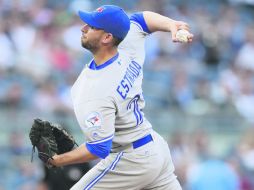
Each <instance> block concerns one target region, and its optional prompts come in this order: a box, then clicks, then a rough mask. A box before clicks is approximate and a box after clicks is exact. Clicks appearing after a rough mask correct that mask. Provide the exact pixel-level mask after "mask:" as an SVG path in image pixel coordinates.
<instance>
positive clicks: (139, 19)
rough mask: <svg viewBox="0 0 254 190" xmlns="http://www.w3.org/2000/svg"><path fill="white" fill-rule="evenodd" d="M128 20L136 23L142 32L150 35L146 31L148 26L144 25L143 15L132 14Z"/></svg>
mask: <svg viewBox="0 0 254 190" xmlns="http://www.w3.org/2000/svg"><path fill="white" fill-rule="evenodd" d="M130 20H131V21H134V22H136V23H138V24H139V25H140V26H141V27H142V30H143V31H144V32H146V33H148V34H151V32H150V31H149V29H148V26H147V24H146V21H145V19H144V15H143V13H142V12H138V13H134V14H132V15H131V17H130Z"/></svg>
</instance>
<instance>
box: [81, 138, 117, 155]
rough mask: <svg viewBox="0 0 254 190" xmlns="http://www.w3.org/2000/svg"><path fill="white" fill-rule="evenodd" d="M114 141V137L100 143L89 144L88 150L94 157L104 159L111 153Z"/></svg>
mask: <svg viewBox="0 0 254 190" xmlns="http://www.w3.org/2000/svg"><path fill="white" fill-rule="evenodd" d="M112 139H113V135H112V136H110V137H107V138H105V139H102V140H99V141H94V142H87V143H86V148H87V149H88V151H89V152H91V153H92V154H93V155H95V156H98V157H99V158H103V159H104V158H106V157H107V156H108V155H109V153H110V150H111V147H112Z"/></svg>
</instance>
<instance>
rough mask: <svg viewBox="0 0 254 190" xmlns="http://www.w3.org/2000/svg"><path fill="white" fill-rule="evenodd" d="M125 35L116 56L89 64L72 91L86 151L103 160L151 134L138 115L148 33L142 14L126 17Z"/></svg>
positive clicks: (145, 123) (140, 104) (146, 124)
mask: <svg viewBox="0 0 254 190" xmlns="http://www.w3.org/2000/svg"><path fill="white" fill-rule="evenodd" d="M130 20H131V27H130V31H129V33H128V35H127V36H126V38H125V39H124V41H123V42H122V43H121V44H120V46H119V48H118V53H117V54H116V55H115V56H114V57H113V58H111V59H110V60H108V61H107V62H105V63H104V64H102V65H100V66H96V64H95V62H94V60H92V61H91V62H90V63H89V64H88V65H87V67H85V68H84V69H83V71H82V72H81V74H80V76H79V77H78V79H77V80H76V82H75V84H74V85H73V87H72V90H71V94H72V100H73V106H74V112H75V115H76V117H77V120H78V123H79V125H80V127H81V129H82V131H83V133H84V134H85V138H86V147H87V149H88V150H89V151H90V152H91V153H93V154H95V155H97V156H98V157H101V158H105V157H106V156H107V155H108V154H109V153H110V151H114V148H116V147H121V146H123V147H124V146H128V145H130V144H131V143H132V142H134V141H135V140H137V139H140V138H142V137H144V136H145V135H147V134H149V133H150V132H151V128H152V127H151V124H150V123H149V122H148V121H147V120H146V118H145V117H144V113H143V112H142V110H143V108H144V106H145V101H144V98H143V95H142V79H143V71H142V68H143V64H144V58H145V50H144V42H145V37H146V36H147V35H148V34H149V30H148V28H147V26H146V23H145V21H144V18H143V14H142V13H136V14H133V15H132V16H131V17H130Z"/></svg>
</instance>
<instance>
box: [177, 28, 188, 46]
mask: <svg viewBox="0 0 254 190" xmlns="http://www.w3.org/2000/svg"><path fill="white" fill-rule="evenodd" d="M189 35H190V33H189V32H188V31H187V30H178V31H177V33H176V39H177V40H179V42H184V43H186V42H188V36H189Z"/></svg>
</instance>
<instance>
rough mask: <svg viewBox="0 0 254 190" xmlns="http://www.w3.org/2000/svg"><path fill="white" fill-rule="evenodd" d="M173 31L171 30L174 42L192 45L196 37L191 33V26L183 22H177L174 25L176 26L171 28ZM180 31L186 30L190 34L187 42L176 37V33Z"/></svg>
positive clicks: (186, 38) (186, 39)
mask: <svg viewBox="0 0 254 190" xmlns="http://www.w3.org/2000/svg"><path fill="white" fill-rule="evenodd" d="M171 28H172V30H171V35H172V41H173V42H180V43H182V42H185V43H186V42H187V43H190V42H192V41H193V37H194V35H193V34H192V33H190V26H189V24H187V23H186V22H183V21H175V23H174V26H173V27H171ZM179 30H185V31H187V32H188V35H187V36H186V37H185V40H184V41H183V40H179V39H178V38H177V37H176V33H177V32H178V31H179Z"/></svg>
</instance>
